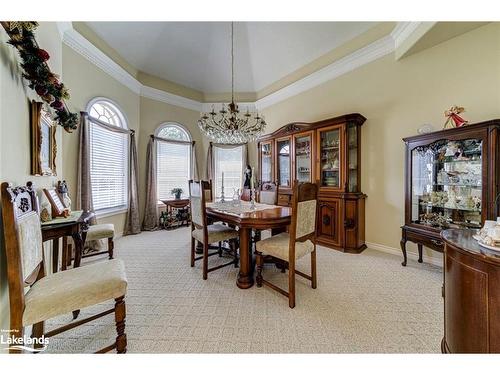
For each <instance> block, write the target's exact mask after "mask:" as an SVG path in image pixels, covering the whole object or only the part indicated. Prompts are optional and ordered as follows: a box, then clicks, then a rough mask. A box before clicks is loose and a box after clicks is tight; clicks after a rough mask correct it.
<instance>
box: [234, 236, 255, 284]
mask: <svg viewBox="0 0 500 375" xmlns="http://www.w3.org/2000/svg"><path fill="white" fill-rule="evenodd" d="M250 234H251V229H250V228H240V271H239V273H238V279H237V280H236V285H237V286H238V288H240V289H248V288H251V287H252V286H253V283H254V280H253V262H252V253H251V251H250V237H251V235H250Z"/></svg>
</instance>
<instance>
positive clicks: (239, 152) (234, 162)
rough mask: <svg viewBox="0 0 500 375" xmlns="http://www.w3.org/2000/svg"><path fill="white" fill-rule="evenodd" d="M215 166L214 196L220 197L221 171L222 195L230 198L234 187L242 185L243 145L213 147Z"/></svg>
mask: <svg viewBox="0 0 500 375" xmlns="http://www.w3.org/2000/svg"><path fill="white" fill-rule="evenodd" d="M213 158H214V167H215V171H214V172H215V181H214V188H215V196H216V197H217V198H220V195H221V191H222V189H221V186H222V185H221V184H222V172H224V196H225V197H226V198H229V199H231V198H232V197H233V195H234V192H235V190H236V189H240V188H241V187H242V185H243V146H238V147H234V148H220V147H216V146H214V147H213Z"/></svg>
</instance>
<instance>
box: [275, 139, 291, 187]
mask: <svg viewBox="0 0 500 375" xmlns="http://www.w3.org/2000/svg"><path fill="white" fill-rule="evenodd" d="M276 151H277V155H278V163H277V167H278V182H279V184H280V186H287V187H289V186H291V184H290V183H291V181H290V180H291V173H290V172H291V168H290V161H291V159H290V138H286V139H279V140H277V141H276Z"/></svg>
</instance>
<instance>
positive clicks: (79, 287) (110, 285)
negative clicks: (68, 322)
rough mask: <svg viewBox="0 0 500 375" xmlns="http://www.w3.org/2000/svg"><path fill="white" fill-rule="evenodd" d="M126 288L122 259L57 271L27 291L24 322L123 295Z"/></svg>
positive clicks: (34, 321)
mask: <svg viewBox="0 0 500 375" xmlns="http://www.w3.org/2000/svg"><path fill="white" fill-rule="evenodd" d="M126 291H127V277H126V276H125V267H124V265H123V262H122V261H121V260H119V259H113V260H111V261H109V262H99V263H95V264H89V265H87V266H84V267H78V268H72V269H70V270H67V271H62V272H57V273H54V274H51V275H48V276H45V277H44V278H42V279H40V280H38V281H37V282H36V283H35V284H34V285H33V286H32V287H31V288H30V289H29V291H28V293H26V295H25V304H26V307H25V309H24V313H23V324H24V325H31V324H34V323H38V322H42V321H45V320H47V319H50V318H54V317H56V316H58V315H62V314H65V313H67V312H68V311H74V310H79V309H83V308H85V307H88V306H92V305H96V304H98V303H101V302H104V301H107V300H110V299H114V298H119V297H120V296H123V295H125V293H126Z"/></svg>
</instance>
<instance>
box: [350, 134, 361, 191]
mask: <svg viewBox="0 0 500 375" xmlns="http://www.w3.org/2000/svg"><path fill="white" fill-rule="evenodd" d="M347 147H348V152H347V168H348V172H347V188H348V191H349V192H350V193H353V192H357V191H358V190H359V182H358V127H357V126H356V125H349V127H348V128H347Z"/></svg>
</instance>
